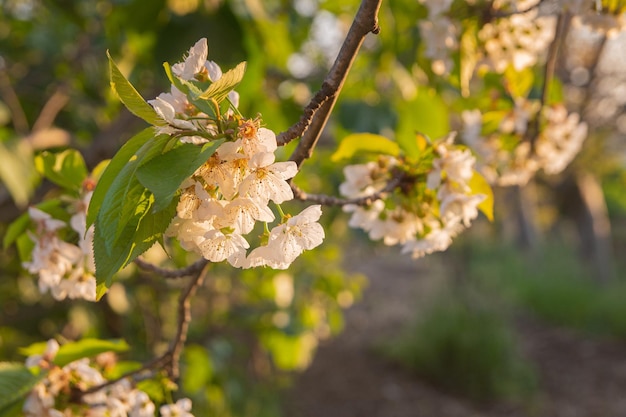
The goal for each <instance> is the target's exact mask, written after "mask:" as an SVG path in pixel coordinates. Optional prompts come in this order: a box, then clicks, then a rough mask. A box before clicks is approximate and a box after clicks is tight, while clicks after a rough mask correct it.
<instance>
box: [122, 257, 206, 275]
mask: <svg viewBox="0 0 626 417" xmlns="http://www.w3.org/2000/svg"><path fill="white" fill-rule="evenodd" d="M133 262H134V263H135V265H137V266H138V267H139V268H141V269H143V270H144V271H148V272H154V273H155V274H157V275H161V276H162V277H163V278H183V277H187V276H190V275H194V274H197V273H198V272H200V271H202V269H203V268H204V267H205V266H206V264H207V263H208V261H207V260H206V259H200V260H198V261H196V262H194V263H193V264H191V265H189V266H187V267H185V268H180V269H166V268H161V267H159V266H156V265H154V264H151V263H150V262H146V261H144V260H143V259H141V258H136V259H135V260H134V261H133Z"/></svg>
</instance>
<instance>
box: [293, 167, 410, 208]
mask: <svg viewBox="0 0 626 417" xmlns="http://www.w3.org/2000/svg"><path fill="white" fill-rule="evenodd" d="M403 179H404V176H403V175H399V176H395V177H393V178H392V179H390V180H389V182H388V183H387V185H385V187H384V188H383V189H382V190H380V191H378V192H375V193H374V194H370V195H367V196H364V197H358V198H339V197H334V196H330V195H325V194H308V193H306V192H304V191H302V190H301V189H300V188H299V187H298V186H297V185H295V184H293V183H291V189H292V190H293V195H294V197H295V198H297V199H298V200H302V201H308V202H312V203H317V204H322V205H324V206H346V205H348V204H354V205H357V206H369V205H370V204H372V203H373V202H374V201H376V200H380V199H381V198H385V196H386V195H387V194H389V193H390V192H392V191H393V190H395V189H396V188H397V187H398V186H399V185H400V184H401V183H402V180H403Z"/></svg>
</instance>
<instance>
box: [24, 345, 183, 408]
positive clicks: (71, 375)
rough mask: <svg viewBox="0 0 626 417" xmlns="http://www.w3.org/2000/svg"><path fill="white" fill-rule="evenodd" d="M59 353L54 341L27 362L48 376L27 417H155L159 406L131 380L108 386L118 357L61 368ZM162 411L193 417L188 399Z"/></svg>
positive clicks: (29, 403) (100, 357)
mask: <svg viewBox="0 0 626 417" xmlns="http://www.w3.org/2000/svg"><path fill="white" fill-rule="evenodd" d="M58 351H59V344H58V343H57V342H56V341H55V340H54V339H51V340H49V341H48V343H47V345H46V350H45V352H44V353H43V354H42V355H32V356H29V357H28V358H27V359H26V366H28V367H29V368H33V367H38V368H39V369H40V371H45V372H46V376H45V378H44V379H43V380H42V381H40V382H39V383H38V384H37V385H35V387H34V388H33V390H32V391H31V392H30V394H29V395H28V397H27V398H26V401H25V402H24V406H23V408H22V411H23V412H24V416H25V417H42V416H49V417H73V416H76V417H79V416H81V417H82V416H91V417H105V416H127V417H154V416H155V412H156V406H155V404H154V403H153V402H152V400H151V399H150V397H149V396H148V394H146V393H145V392H144V391H141V390H139V389H137V388H135V387H133V386H132V385H131V383H130V381H129V380H128V379H121V380H119V381H117V382H115V383H113V384H109V385H105V384H106V383H107V380H106V378H105V377H104V376H103V370H104V369H105V368H107V367H110V366H112V365H113V364H114V362H115V356H114V355H112V354H111V353H102V354H100V355H98V356H97V357H96V358H95V359H94V360H90V359H89V358H82V359H79V360H76V361H73V362H70V363H69V364H67V365H65V366H63V367H60V366H57V365H55V364H54V358H55V357H56V355H57V352H58ZM100 386H102V388H101V389H96V390H94V391H93V392H88V391H89V390H90V389H93V388H96V387H100ZM85 392H88V393H85ZM81 393H85V394H82V395H80V394H81ZM78 399H79V400H78ZM159 411H160V415H161V416H185V417H193V416H192V414H190V413H189V411H191V401H190V400H188V399H182V400H179V401H178V402H177V403H176V404H166V405H163V406H161V407H160V410H159Z"/></svg>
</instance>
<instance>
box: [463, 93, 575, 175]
mask: <svg viewBox="0 0 626 417" xmlns="http://www.w3.org/2000/svg"><path fill="white" fill-rule="evenodd" d="M539 110H540V106H539V104H538V103H537V102H533V101H529V100H526V99H517V100H516V102H515V107H514V108H513V109H512V110H511V111H509V112H508V113H507V114H506V115H505V116H504V117H503V118H502V119H501V121H500V123H499V124H498V125H497V128H496V129H489V128H488V126H487V125H486V124H484V121H483V119H484V118H485V117H489V118H490V119H493V118H492V116H493V115H491V114H487V113H486V114H482V113H481V112H480V110H468V111H464V112H463V113H462V119H463V124H464V130H463V133H462V139H463V141H464V142H465V144H467V145H468V146H469V147H470V148H471V149H472V150H473V151H474V153H475V154H476V155H477V156H478V162H479V169H480V171H481V172H482V174H483V175H484V176H485V178H487V180H488V181H489V182H490V183H491V184H497V185H501V186H509V185H524V184H526V183H527V182H528V181H529V180H530V178H531V177H532V176H533V175H534V174H535V173H536V172H537V171H538V170H540V169H543V170H544V171H545V172H546V173H548V174H558V173H559V172H561V171H563V170H564V169H565V167H567V165H568V164H569V163H570V162H571V160H572V159H573V158H574V156H576V154H577V153H578V152H579V151H580V149H581V147H582V144H583V142H584V140H585V138H586V137H587V124H586V123H584V122H581V121H580V116H579V115H578V114H577V113H568V112H567V109H566V108H565V107H564V106H563V105H555V106H551V107H546V108H545V109H544V110H543V114H544V115H545V117H546V121H545V126H544V128H543V129H542V130H541V132H540V133H539V135H538V136H537V139H536V141H535V146H534V147H535V149H534V152H533V149H532V146H531V143H530V141H529V140H528V138H527V137H526V136H527V134H528V129H529V124H530V123H532V121H533V120H534V118H536V117H538V112H539Z"/></svg>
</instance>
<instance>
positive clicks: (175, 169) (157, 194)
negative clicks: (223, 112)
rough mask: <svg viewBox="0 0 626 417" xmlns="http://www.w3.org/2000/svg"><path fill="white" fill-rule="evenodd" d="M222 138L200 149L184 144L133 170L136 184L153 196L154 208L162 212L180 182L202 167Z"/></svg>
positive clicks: (222, 140)
mask: <svg viewBox="0 0 626 417" xmlns="http://www.w3.org/2000/svg"><path fill="white" fill-rule="evenodd" d="M222 143H224V139H221V140H218V141H215V142H210V143H207V144H206V145H205V146H203V147H200V146H197V145H193V144H190V143H184V144H182V145H180V146H178V147H176V148H174V149H172V150H170V151H169V152H165V153H163V154H161V155H158V156H156V157H154V158H152V159H150V160H149V161H147V162H145V163H144V164H143V165H141V166H140V167H139V169H138V170H137V178H138V179H139V182H140V183H141V184H142V185H143V186H144V187H146V188H147V189H148V190H150V191H151V192H152V193H153V194H154V200H155V202H154V209H155V210H162V209H163V208H165V207H166V206H167V205H168V204H169V203H170V202H171V201H172V198H174V195H175V194H176V191H177V190H178V188H179V187H180V184H182V182H183V181H184V180H185V179H187V178H189V177H190V176H191V175H192V174H193V173H194V172H195V171H196V169H197V168H198V167H199V166H201V165H202V164H204V163H205V162H206V161H207V159H209V158H210V157H211V155H213V154H214V153H215V150H216V149H217V148H218V147H219V146H220V145H221V144H222Z"/></svg>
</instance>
